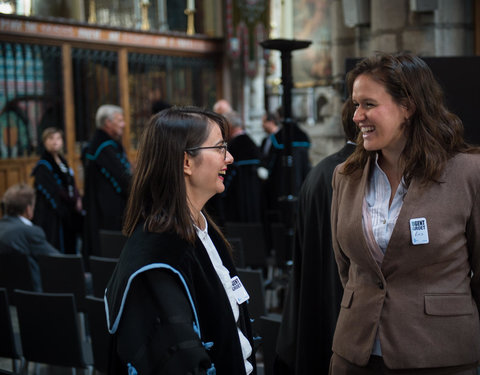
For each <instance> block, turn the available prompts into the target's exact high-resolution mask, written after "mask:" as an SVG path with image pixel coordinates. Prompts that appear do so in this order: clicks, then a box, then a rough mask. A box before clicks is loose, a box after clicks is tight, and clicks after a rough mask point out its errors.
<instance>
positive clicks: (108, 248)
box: [96, 229, 127, 258]
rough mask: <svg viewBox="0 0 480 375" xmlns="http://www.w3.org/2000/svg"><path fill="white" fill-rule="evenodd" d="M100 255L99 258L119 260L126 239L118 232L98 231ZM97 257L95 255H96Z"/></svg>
mask: <svg viewBox="0 0 480 375" xmlns="http://www.w3.org/2000/svg"><path fill="white" fill-rule="evenodd" d="M99 239H100V254H98V255H99V256H101V257H106V258H119V257H120V253H121V252H122V249H123V246H124V245H125V242H127V237H125V236H124V235H123V234H122V232H121V231H119V230H107V229H100V231H99ZM96 255H97V254H96Z"/></svg>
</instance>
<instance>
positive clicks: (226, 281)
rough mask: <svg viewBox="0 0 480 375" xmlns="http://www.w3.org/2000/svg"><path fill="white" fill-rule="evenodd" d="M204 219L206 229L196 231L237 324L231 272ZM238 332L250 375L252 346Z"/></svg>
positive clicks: (239, 331) (238, 329) (238, 312)
mask: <svg viewBox="0 0 480 375" xmlns="http://www.w3.org/2000/svg"><path fill="white" fill-rule="evenodd" d="M202 218H203V221H204V222H205V229H203V230H202V229H200V228H199V227H197V226H196V225H195V229H196V231H197V235H198V238H200V240H201V241H202V243H203V246H205V249H207V253H208V256H209V257H210V261H211V262H212V264H213V267H214V268H215V271H217V275H218V277H219V279H220V281H221V282H222V285H223V288H224V289H225V292H226V293H227V296H228V300H229V301H230V306H231V307H232V311H233V316H234V318H235V323H237V322H238V318H239V316H240V310H239V308H238V303H237V300H236V299H235V296H234V294H233V289H232V278H231V277H230V272H229V271H228V269H227V268H226V267H225V266H224V265H223V263H222V259H221V258H220V255H218V251H217V249H216V247H215V245H214V244H213V242H212V239H211V238H210V236H209V235H208V224H207V220H206V219H205V217H204V216H203V215H202ZM237 331H238V337H239V339H240V345H241V347H242V354H243V360H244V362H245V371H246V373H247V375H248V374H250V373H251V372H252V371H253V366H252V364H251V363H250V362H248V360H247V358H248V357H250V355H251V354H252V346H251V345H250V342H249V341H248V339H247V338H246V337H245V335H244V334H243V332H242V331H241V330H240V328H238V327H237Z"/></svg>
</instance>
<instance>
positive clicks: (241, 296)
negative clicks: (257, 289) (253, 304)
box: [232, 276, 250, 305]
mask: <svg viewBox="0 0 480 375" xmlns="http://www.w3.org/2000/svg"><path fill="white" fill-rule="evenodd" d="M232 290H233V295H234V296H235V299H236V300H237V303H238V304H239V305H240V304H242V303H244V302H246V301H248V300H249V299H250V296H249V295H248V293H247V290H246V289H245V287H244V286H243V284H242V282H241V281H240V279H239V278H238V276H234V277H232Z"/></svg>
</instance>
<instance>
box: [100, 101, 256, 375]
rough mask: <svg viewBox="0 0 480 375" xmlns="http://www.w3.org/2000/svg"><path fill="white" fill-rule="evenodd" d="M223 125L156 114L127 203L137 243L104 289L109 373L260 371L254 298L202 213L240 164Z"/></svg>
mask: <svg viewBox="0 0 480 375" xmlns="http://www.w3.org/2000/svg"><path fill="white" fill-rule="evenodd" d="M227 133H228V127H227V124H226V122H225V119H224V118H223V117H222V116H221V115H218V114H215V113H213V112H209V111H204V110H201V109H199V108H195V107H185V108H178V107H174V108H169V109H166V110H163V111H161V112H159V113H158V114H156V115H154V116H153V117H152V118H151V119H150V121H149V123H148V125H147V126H146V128H145V131H144V133H143V135H142V139H141V141H140V145H139V149H138V161H137V168H136V172H135V175H134V178H133V182H132V188H131V194H130V197H129V201H128V204H127V210H126V217H125V224H124V227H123V231H124V233H125V234H126V235H127V236H129V239H128V241H127V243H126V245H125V247H124V249H123V251H122V254H121V257H120V260H119V263H118V266H117V268H116V270H115V271H114V273H113V275H112V278H111V280H110V282H109V284H108V286H107V289H106V291H105V297H106V298H105V301H106V311H107V322H108V329H109V332H110V333H111V334H112V335H113V336H112V337H113V338H112V342H113V345H112V352H111V361H110V363H111V368H110V370H109V373H111V374H121V373H127V372H128V373H129V374H135V373H138V374H145V375H147V374H215V373H216V374H229V375H230V374H231V375H236V374H238V375H240V374H241V375H247V374H254V373H255V360H254V354H253V352H252V347H253V344H252V335H251V328H250V320H249V317H248V312H247V309H246V302H247V300H248V294H247V293H246V291H245V289H244V288H243V286H242V284H241V281H240V280H239V279H238V277H237V276H236V270H235V267H234V265H233V263H232V258H231V254H230V246H229V245H228V243H227V242H226V240H225V238H224V237H223V235H222V233H221V232H220V230H219V229H218V228H217V226H216V225H215V223H213V222H212V221H211V220H210V219H209V217H208V215H207V214H206V212H205V211H204V209H203V207H204V205H205V203H206V202H207V201H208V200H209V199H210V198H211V197H212V196H214V195H215V194H218V193H221V192H223V190H224V186H223V179H224V175H225V172H226V171H227V168H228V166H229V165H230V164H231V163H232V162H233V157H232V155H231V154H230V153H229V152H228V151H227V147H226V143H225V139H226V138H227V135H228V134H227Z"/></svg>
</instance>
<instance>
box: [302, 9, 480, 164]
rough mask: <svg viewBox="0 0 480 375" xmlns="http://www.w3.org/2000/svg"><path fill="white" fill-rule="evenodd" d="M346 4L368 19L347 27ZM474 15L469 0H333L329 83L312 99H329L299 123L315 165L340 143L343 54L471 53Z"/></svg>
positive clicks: (316, 91) (344, 57) (448, 54)
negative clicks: (331, 82) (322, 97)
mask: <svg viewBox="0 0 480 375" xmlns="http://www.w3.org/2000/svg"><path fill="white" fill-rule="evenodd" d="M424 4H426V5H428V6H432V4H433V8H434V9H432V8H430V10H425V11H415V9H417V10H418V9H420V7H421V6H422V5H424ZM415 5H416V6H417V7H416V8H414V6H415ZM344 6H349V7H350V8H349V9H351V7H352V6H355V7H360V8H361V10H365V9H367V12H366V15H367V17H366V18H367V21H365V20H362V19H360V20H359V23H358V24H356V25H353V26H351V27H348V26H347V25H346V24H345V15H344ZM362 7H363V8H362ZM365 7H366V8H365ZM358 14H359V13H358ZM473 14H474V12H473V2H472V1H471V0H437V1H431V0H430V1H421V0H417V1H415V0H411V1H410V0H393V1H392V0H332V3H331V7H330V16H331V22H332V30H331V35H332V41H331V53H332V65H333V66H332V76H333V77H332V80H333V84H332V85H331V86H329V87H321V88H314V90H313V92H314V96H315V95H316V96H315V97H314V98H313V101H314V103H316V102H317V101H318V100H317V99H318V97H319V95H323V96H324V97H325V98H326V99H327V102H326V103H325V104H323V106H322V111H323V112H324V113H325V115H324V116H318V114H315V111H316V110H317V109H316V108H314V110H313V112H314V117H313V118H314V122H313V124H312V121H311V119H309V120H305V121H304V123H303V125H302V127H303V128H304V129H305V130H306V131H307V132H308V134H309V135H310V137H311V139H312V143H313V148H312V152H311V157H312V162H313V164H316V163H317V162H318V161H319V160H321V159H322V158H323V157H325V156H327V155H328V154H330V153H332V152H334V151H335V150H337V149H339V148H340V147H342V146H343V143H344V139H343V135H342V130H341V124H340V108H341V102H342V99H343V96H344V89H343V80H344V76H345V59H346V58H347V57H355V58H359V57H364V56H367V55H371V54H373V53H374V52H375V51H383V52H396V51H410V52H413V53H415V54H418V55H420V56H471V55H473V54H474V24H473ZM354 18H355V17H354ZM368 18H369V19H368ZM303 90H304V91H305V90H307V89H303ZM295 95H301V96H305V93H304V92H302V90H299V91H297V92H296V94H295Z"/></svg>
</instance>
